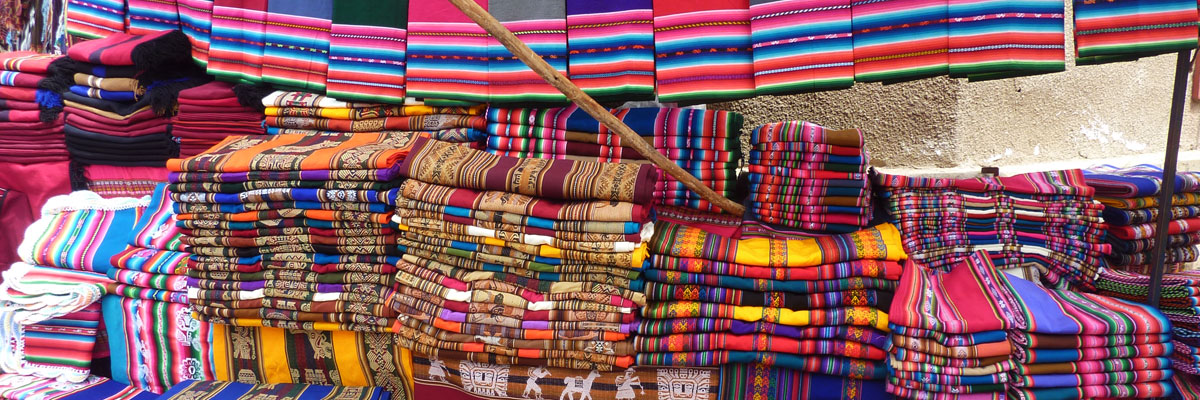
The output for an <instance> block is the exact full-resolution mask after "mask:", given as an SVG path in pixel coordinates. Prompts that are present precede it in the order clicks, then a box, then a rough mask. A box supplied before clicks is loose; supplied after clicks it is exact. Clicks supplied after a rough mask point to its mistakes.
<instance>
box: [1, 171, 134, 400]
mask: <svg viewBox="0 0 1200 400" xmlns="http://www.w3.org/2000/svg"><path fill="white" fill-rule="evenodd" d="M146 205H147V203H146V199H142V200H138V199H132V198H120V199H103V198H101V197H100V196H99V195H97V194H96V193H92V192H87V191H80V192H74V193H71V194H69V195H62V196H55V197H53V198H51V199H50V200H49V201H47V202H46V205H45V206H44V207H42V209H41V218H39V219H38V220H37V221H35V222H34V223H33V224H31V225H30V226H29V227H28V229H26V230H25V234H24V240H23V241H22V242H21V245H20V247H19V248H18V253H19V255H20V256H21V261H22V262H20V263H16V264H13V266H12V267H11V268H10V269H9V270H8V271H5V272H4V276H3V277H4V280H3V283H0V318H2V319H3V321H0V322H2V324H0V326H3V329H0V340H3V341H4V343H6V345H5V346H3V348H2V349H0V352H3V354H0V370H3V371H4V372H9V373H19V374H22V375H31V376H38V377H45V378H55V379H58V380H59V381H63V382H70V383H80V382H84V381H86V380H87V379H88V377H89V375H90V374H91V370H92V368H91V367H92V359H93V351H94V350H96V352H97V353H104V352H107V346H104V345H100V346H97V337H98V336H100V337H103V336H104V335H103V333H101V332H98V331H99V325H100V308H101V305H100V300H101V298H102V297H103V296H104V294H105V291H106V284H107V283H110V282H112V281H111V280H110V279H108V277H107V276H105V275H106V274H107V273H108V271H109V270H111V269H112V268H113V265H112V262H111V259H112V257H113V256H114V255H116V254H117V253H119V252H120V251H121V250H123V249H124V248H125V243H127V242H128V241H129V236H130V234H131V233H132V232H133V226H134V224H135V223H136V222H137V220H138V217H139V216H140V215H141V213H142V212H143V210H145V207H146ZM97 347H103V348H102V349H97Z"/></svg>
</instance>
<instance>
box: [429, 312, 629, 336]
mask: <svg viewBox="0 0 1200 400" xmlns="http://www.w3.org/2000/svg"><path fill="white" fill-rule="evenodd" d="M438 318H441V319H444V320H447V321H451V322H463V323H466V322H469V321H467V314H466V313H461V312H456V311H450V310H446V309H443V310H442V312H441V313H439V314H438ZM635 326H637V323H636V322H632V323H623V324H621V326H620V327H619V329H618V330H617V332H620V333H630V332H633V331H634V327H635ZM521 329H540V330H553V328H551V327H550V321H521Z"/></svg>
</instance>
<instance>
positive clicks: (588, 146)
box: [487, 106, 742, 210]
mask: <svg viewBox="0 0 1200 400" xmlns="http://www.w3.org/2000/svg"><path fill="white" fill-rule="evenodd" d="M612 112H613V115H615V116H616V117H617V118H618V119H620V120H621V121H623V122H624V123H625V124H626V125H628V126H629V127H630V128H631V129H633V131H634V132H635V133H637V134H638V135H639V136H641V138H642V139H643V140H645V141H646V142H647V143H649V144H651V145H653V146H654V148H655V149H657V150H658V152H659V153H660V154H662V155H664V156H666V157H667V158H668V159H670V160H672V161H674V162H675V164H676V165H678V166H680V167H681V168H683V169H684V170H686V171H688V172H691V173H692V175H693V176H695V177H696V178H699V179H700V182H701V183H703V184H704V185H706V186H708V187H710V188H712V189H713V190H715V191H716V192H717V193H719V194H721V195H724V196H726V197H732V196H733V194H734V189H735V187H736V186H737V167H738V166H739V163H740V161H741V158H742V152H741V142H740V140H739V136H740V135H741V127H742V115H741V114H738V113H735V112H728V111H714V110H700V109H692V108H628V109H616V110H612ZM487 120H488V126H487V132H488V139H487V149H488V152H490V153H492V154H497V155H503V156H510V157H527V158H550V159H570V160H588V161H600V162H620V163H630V164H650V161H649V160H646V159H645V157H643V156H642V155H641V154H639V153H638V152H637V150H634V149H633V148H632V147H628V146H625V145H622V143H621V137H620V136H618V135H617V134H616V133H614V132H612V131H609V130H608V128H607V127H605V126H604V125H603V124H601V123H600V122H599V121H597V120H596V119H595V118H592V116H590V115H588V114H587V113H586V112H584V111H583V110H581V109H579V108H578V107H576V106H571V107H564V108H547V109H530V108H491V109H488V112H487ZM650 165H652V164H650ZM654 168H655V169H656V170H657V169H658V168H657V167H654ZM654 198H655V199H656V200H657V204H660V205H672V206H684V207H690V208H695V209H701V210H713V209H715V208H714V206H713V205H712V204H710V203H708V201H706V200H703V199H701V198H700V195H699V194H696V193H694V192H692V191H691V189H688V188H687V187H686V186H684V185H683V183H682V182H680V181H678V180H676V179H675V178H674V177H671V176H670V175H667V174H665V173H662V172H661V171H659V180H658V184H657V185H656V186H655V188H654Z"/></svg>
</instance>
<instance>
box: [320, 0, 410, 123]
mask: <svg viewBox="0 0 1200 400" xmlns="http://www.w3.org/2000/svg"><path fill="white" fill-rule="evenodd" d="M408 3H409V1H408V0H386V1H377V0H337V1H334V2H333V25H332V27H331V28H330V32H329V33H330V34H329V76H328V78H327V81H328V83H327V84H326V93H327V94H328V95H329V96H331V97H335V98H338V99H342V100H346V101H365V102H381V103H393V104H400V103H404V95H405V81H404V76H405V71H404V69H405V68H404V66H405V51H406V49H407V47H408V44H407V40H408V31H407V29H408V7H409V5H408Z"/></svg>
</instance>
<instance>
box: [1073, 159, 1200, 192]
mask: <svg viewBox="0 0 1200 400" xmlns="http://www.w3.org/2000/svg"><path fill="white" fill-rule="evenodd" d="M1084 176H1085V177H1086V179H1087V184H1088V185H1089V186H1091V187H1094V188H1096V195H1097V196H1103V197H1117V198H1134V197H1147V196H1154V195H1157V194H1158V191H1159V188H1160V187H1162V179H1163V172H1162V169H1161V168H1159V167H1156V166H1153V165H1149V164H1142V165H1137V166H1133V167H1129V168H1121V169H1118V168H1116V167H1113V166H1103V167H1097V168H1092V169H1088V170H1086V171H1084ZM1196 191H1200V172H1179V173H1176V174H1175V193H1188V192H1196Z"/></svg>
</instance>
